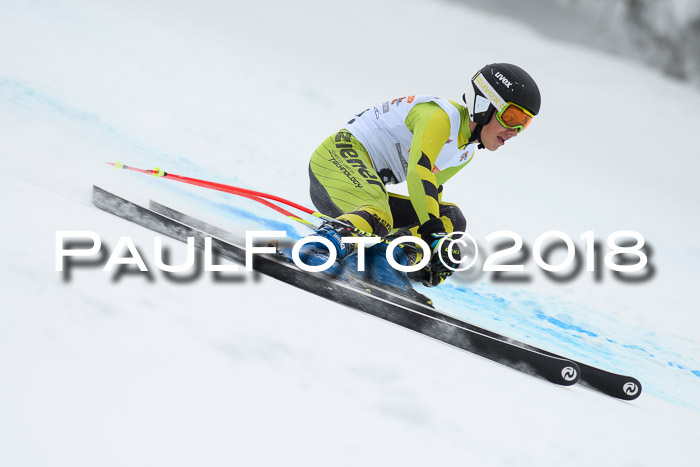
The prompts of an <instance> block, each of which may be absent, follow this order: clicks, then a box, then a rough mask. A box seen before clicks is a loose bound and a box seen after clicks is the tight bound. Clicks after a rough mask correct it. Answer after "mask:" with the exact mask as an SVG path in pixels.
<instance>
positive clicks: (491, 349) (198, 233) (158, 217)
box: [93, 187, 580, 386]
mask: <svg viewBox="0 0 700 467" xmlns="http://www.w3.org/2000/svg"><path fill="white" fill-rule="evenodd" d="M93 203H94V204H95V206H97V207H98V208H100V209H102V210H104V211H107V212H109V213H112V214H115V215H117V216H119V217H122V218H124V219H127V220H129V221H132V222H134V223H136V224H139V225H142V226H144V227H147V228H149V229H151V230H154V231H156V232H159V233H162V234H164V235H167V236H169V237H172V238H175V239H177V240H181V241H183V240H184V241H186V240H187V238H188V237H193V238H195V242H196V245H197V246H198V247H199V248H203V247H204V238H205V237H211V238H212V251H213V253H214V254H216V255H219V256H221V257H225V258H228V259H230V260H233V261H236V262H239V263H241V264H243V263H244V261H245V250H244V248H243V247H241V246H238V245H236V244H235V243H232V242H227V241H224V240H223V239H221V238H220V237H218V236H216V235H214V234H212V233H210V232H207V231H205V230H204V229H201V228H196V227H194V226H192V225H188V223H186V222H180V221H178V220H176V219H173V218H171V217H169V216H167V215H164V214H161V213H158V212H156V211H154V210H151V209H146V208H144V207H141V206H138V205H136V204H134V203H132V202H130V201H127V200H125V199H123V198H120V197H118V196H116V195H114V194H112V193H109V192H107V191H105V190H102V189H101V188H99V187H93ZM170 211H171V214H172V210H170ZM199 226H200V227H203V226H204V224H203V223H201V222H200V223H199ZM212 230H214V229H212ZM253 267H254V269H255V270H257V271H259V272H261V273H263V274H266V275H268V276H270V277H273V278H275V279H278V280H281V281H283V282H286V283H288V284H290V285H293V286H295V287H298V288H300V289H303V290H306V291H309V292H311V293H314V294H316V295H319V296H321V297H324V298H327V299H329V300H332V301H334V302H336V303H340V304H343V305H346V306H348V307H351V308H354V309H356V310H359V311H363V312H365V313H368V314H371V315H373V316H376V317H379V318H382V319H384V320H386V321H390V322H392V323H395V324H398V325H401V326H403V327H405V328H407V329H411V330H413V331H416V332H419V333H421V334H423V335H426V336H428V337H432V338H433V339H436V340H439V341H442V342H444V343H446V344H450V345H452V346H454V347H457V348H460V349H463V350H466V351H469V352H471V353H474V354H476V355H479V356H481V357H485V358H487V359H489V360H493V361H495V362H498V363H501V364H503V365H506V366H509V367H511V368H514V369H517V370H519V371H522V372H525V373H528V374H531V375H535V376H538V377H541V378H544V379H546V380H548V381H551V382H553V383H556V384H560V385H564V386H569V385H572V384H575V383H576V382H577V381H578V378H579V374H580V370H579V368H578V366H577V365H576V364H575V363H573V362H571V361H570V360H567V359H565V358H561V357H558V356H554V355H550V354H546V353H543V352H540V351H537V350H532V349H529V348H526V347H525V346H524V345H523V344H520V343H517V342H514V341H506V340H502V339H499V338H497V337H494V336H491V335H488V334H486V333H483V332H480V331H478V330H475V329H469V328H468V327H466V326H464V325H463V323H461V322H459V321H457V320H452V319H447V317H446V316H444V315H442V314H441V313H439V312H437V311H435V310H434V309H432V308H430V307H427V309H426V310H416V309H412V308H409V307H407V306H405V305H403V304H398V303H394V302H392V301H391V300H389V299H387V298H386V297H384V296H382V295H381V294H379V293H377V292H376V291H375V290H365V289H364V288H362V287H361V286H357V285H354V284H350V283H347V282H346V281H342V280H336V279H333V278H331V277H327V276H325V275H323V274H316V273H309V272H306V271H303V270H301V269H299V268H297V267H296V265H294V264H293V263H291V262H289V261H287V259H286V258H284V257H280V256H279V255H274V254H269V255H255V260H254V264H253Z"/></svg>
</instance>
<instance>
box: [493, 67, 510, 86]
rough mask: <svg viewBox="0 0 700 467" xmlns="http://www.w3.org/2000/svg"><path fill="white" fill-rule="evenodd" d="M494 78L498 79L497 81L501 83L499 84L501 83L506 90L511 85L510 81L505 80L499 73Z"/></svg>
mask: <svg viewBox="0 0 700 467" xmlns="http://www.w3.org/2000/svg"><path fill="white" fill-rule="evenodd" d="M495 76H496V78H498V79H499V80H500V81H501V83H503V84H504V85H505V86H506V87H507V88H508V89H510V85H511V84H513V82H512V81H510V80H509V79H508V78H506V77H505V76H503V73H501V72H500V71H499V72H498V73H496V75H495Z"/></svg>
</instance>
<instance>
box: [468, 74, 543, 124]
mask: <svg viewBox="0 0 700 467" xmlns="http://www.w3.org/2000/svg"><path fill="white" fill-rule="evenodd" d="M472 87H473V88H474V108H473V109H472V112H473V113H472V115H473V120H474V123H477V124H480V125H485V124H487V123H488V122H489V120H491V117H493V114H494V113H495V112H496V110H501V108H498V109H496V106H498V105H499V104H500V106H501V107H502V106H503V105H505V104H506V103H508V102H512V103H514V104H518V105H519V106H521V107H524V108H525V109H527V110H529V111H530V112H532V114H533V115H537V114H538V112H539V111H540V102H541V100H540V90H539V88H538V87H537V83H535V80H534V79H532V77H531V76H530V75H529V74H528V73H527V72H526V71H525V70H523V69H522V68H520V67H519V66H516V65H512V64H510V63H492V64H490V65H486V66H485V67H483V68H482V69H481V70H479V71H477V72H476V74H475V75H474V76H473V77H472ZM464 99H465V103H466V94H465V96H464Z"/></svg>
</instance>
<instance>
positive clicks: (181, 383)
mask: <svg viewBox="0 0 700 467" xmlns="http://www.w3.org/2000/svg"><path fill="white" fill-rule="evenodd" d="M498 61H503V62H512V63H516V64H518V65H520V66H522V67H523V68H525V69H527V70H528V71H529V72H530V73H531V74H532V76H533V77H534V78H535V79H536V80H537V82H538V84H539V85H540V88H541V91H542V95H543V104H542V111H541V114H540V115H539V116H538V117H537V118H536V119H535V121H534V123H533V124H532V125H531V126H530V127H529V128H528V129H527V130H526V131H525V132H524V133H523V134H521V135H519V136H518V137H517V138H515V139H514V140H511V141H509V142H508V143H507V144H506V146H505V147H503V148H501V149H499V150H498V151H497V152H494V153H489V152H486V151H479V152H477V155H476V157H475V159H474V161H473V162H472V163H471V164H470V165H469V166H468V167H467V168H466V169H465V170H464V171H463V172H462V173H460V174H459V175H458V176H457V177H456V178H455V179H453V180H451V181H450V183H449V184H448V185H447V186H446V188H445V199H449V200H450V201H453V202H456V203H458V204H459V205H460V206H461V207H462V209H463V211H464V212H465V215H466V217H467V219H468V223H469V227H468V229H469V232H470V233H471V235H473V236H474V237H475V238H476V239H477V240H478V241H479V243H480V244H481V246H483V247H484V248H485V249H484V253H483V254H484V255H486V254H489V253H490V252H492V251H493V245H492V244H490V243H489V242H487V241H486V240H485V237H486V235H488V234H489V233H491V232H494V231H498V230H503V229H507V230H512V231H514V232H517V233H518V234H519V235H521V236H522V238H523V239H524V241H525V243H526V244H527V245H529V246H532V245H533V243H534V241H535V239H536V238H537V237H538V236H539V235H540V234H542V233H543V232H546V231H549V230H561V231H563V232H565V233H567V234H568V235H570V236H571V237H572V238H573V240H574V242H575V243H576V244H577V246H578V247H579V248H580V251H579V253H578V255H579V256H582V255H585V250H584V249H583V248H584V247H585V244H584V242H583V241H582V240H581V239H580V235H581V234H582V233H584V232H587V231H593V232H595V238H596V239H597V240H599V241H601V242H602V247H601V248H603V250H601V251H602V252H603V254H604V253H605V252H607V249H606V248H607V247H606V245H605V240H606V239H607V237H608V235H610V234H611V233H613V232H615V231H618V230H635V231H637V232H640V233H641V234H643V235H644V237H645V240H646V242H647V244H648V245H649V246H650V247H651V255H650V265H649V268H650V269H647V271H650V272H651V274H649V277H647V278H646V279H644V280H642V281H639V282H636V283H629V282H625V281H622V280H620V279H619V278H618V277H615V276H614V275H613V274H612V273H611V271H610V270H608V269H605V268H604V267H603V266H601V265H600V264H599V265H598V267H599V268H601V269H600V270H599V272H600V278H599V280H596V273H592V272H587V271H586V270H585V268H584V269H583V270H582V271H579V272H578V273H576V274H573V276H572V277H573V278H572V279H571V280H569V281H565V282H557V281H554V280H553V279H551V278H549V277H547V276H545V275H544V274H543V273H542V272H541V271H540V270H539V269H538V268H537V266H536V265H535V264H534V261H533V260H532V258H531V257H530V258H529V259H527V261H525V259H523V261H525V266H526V267H525V273H526V274H528V275H529V276H530V280H529V281H527V282H515V283H497V282H494V280H493V276H492V275H487V274H473V275H468V274H466V275H459V276H456V277H453V278H452V279H451V280H450V282H449V283H448V284H446V285H445V286H444V287H441V288H440V289H438V290H426V289H423V288H421V289H420V290H421V291H422V292H423V293H427V294H429V295H430V296H431V297H433V298H434V300H435V303H436V306H437V307H438V308H439V309H441V310H444V311H446V312H448V313H451V314H454V315H456V316H459V317H460V318H462V319H465V320H468V321H471V322H474V323H475V324H479V325H481V326H484V327H486V328H489V329H493V330H495V331H498V332H501V333H504V334H507V335H509V336H512V337H513V338H516V339H520V340H524V341H527V342H530V343H532V344H535V345H538V346H541V347H544V348H547V349H550V350H553V351H556V352H559V353H562V354H565V355H570V356H571V357H572V358H577V359H579V360H582V361H586V362H589V363H592V364H595V365H599V366H601V367H603V368H606V369H609V370H613V371H618V372H624V373H628V374H631V375H633V376H636V377H638V378H639V379H640V380H641V381H642V383H643V384H644V394H643V395H642V396H641V397H640V398H639V399H637V400H636V401H633V402H631V403H627V402H621V401H618V400H614V399H611V398H609V397H606V396H603V395H601V394H599V393H597V392H594V391H590V390H588V389H586V388H582V387H579V386H574V387H571V388H562V387H558V386H554V385H552V384H549V383H547V382H545V381H541V380H538V379H535V378H532V377H530V376H528V375H525V374H522V373H519V372H517V371H513V370H511V369H508V368H505V367H503V366H501V365H498V364H496V363H493V362H490V361H487V360H484V359H480V358H478V357H475V356H473V355H470V354H467V353H464V352H461V351H458V350H455V349H452V348H450V347H448V346H445V345H440V344H439V343H437V342H434V341H432V340H429V339H426V338H423V337H422V336H420V335H417V334H414V333H411V332H408V331H406V330H404V329H401V328H398V327H396V326H393V325H391V324H388V323H385V322H383V321H381V320H377V319H372V318H370V317H368V316H366V315H365V314H363V313H359V312H356V311H353V310H350V309H347V308H344V307H341V306H337V305H334V304H332V303H330V302H328V301H325V300H322V299H320V298H318V297H315V296H313V295H310V294H308V293H304V292H301V291H299V290H296V289H294V288H292V287H289V286H287V285H285V284H281V283H277V282H275V281H273V280H271V279H268V278H265V277H257V276H254V275H247V274H246V273H243V272H241V273H236V274H229V275H228V276H227V277H228V280H226V281H222V280H217V279H216V278H214V277H213V276H212V275H211V274H201V275H200V276H194V277H192V278H190V279H188V280H184V281H179V282H175V281H173V280H170V279H169V278H168V277H166V276H165V275H163V274H162V273H161V272H160V271H158V270H157V269H156V268H155V267H154V265H155V261H154V252H153V245H154V237H155V235H154V233H153V232H150V231H148V230H146V229H143V228H141V227H138V226H135V225H131V224H129V223H127V222H125V221H123V220H121V219H119V218H117V217H114V216H111V215H109V214H106V213H104V212H102V211H99V210H98V209H96V208H95V207H93V206H92V204H91V202H90V195H91V189H92V185H93V184H97V185H100V186H102V187H104V188H106V189H108V190H112V191H114V192H116V193H117V194H120V195H122V196H124V197H126V198H128V199H131V200H134V201H136V202H139V203H142V204H146V203H147V202H148V200H149V199H155V200H157V201H159V202H162V203H165V204H169V205H172V206H173V207H175V208H179V209H181V210H183V211H185V212H187V213H189V214H191V215H194V216H195V217H200V218H202V219H204V220H207V221H208V222H210V223H213V224H216V225H218V226H220V227H223V228H226V229H228V230H230V231H232V232H234V233H235V234H237V235H243V233H244V232H245V231H246V230H248V229H252V228H255V229H266V230H277V229H283V230H287V231H288V233H289V236H290V238H298V237H300V236H303V235H306V234H307V233H308V230H304V229H305V228H304V227H303V226H300V225H292V224H290V223H289V222H288V221H287V219H285V218H284V217H281V216H278V215H277V214H275V213H274V212H272V211H269V210H267V209H266V208H265V207H263V206H259V205H255V203H253V202H250V201H247V200H242V199H237V198H235V197H232V196H230V195H225V194H222V193H215V192H208V191H206V190H203V189H201V188H196V187H190V186H185V185H180V184H176V183H173V182H168V181H167V180H162V179H160V180H156V179H154V178H153V177H146V176H144V175H141V174H136V173H127V172H123V171H121V172H117V171H114V170H113V169H111V168H109V167H108V166H107V165H106V164H105V162H107V161H114V160H120V161H122V162H124V163H126V164H129V165H134V166H137V167H143V168H153V167H156V166H159V167H161V168H163V169H164V170H167V171H169V172H173V173H177V174H181V175H187V176H191V177H198V178H203V179H207V180H214V181H218V182H223V183H230V184H235V185H240V186H244V187H247V188H253V189H256V190H261V191H267V192H272V193H275V194H278V195H281V196H284V197H287V198H289V199H292V200H295V201H298V202H302V203H304V204H310V201H309V198H308V192H307V190H308V187H307V164H308V158H309V156H310V154H311V153H312V152H313V150H314V149H315V148H316V146H317V145H318V144H319V143H320V142H321V141H322V140H323V139H324V138H325V137H327V136H328V135H330V134H332V133H333V132H335V131H337V130H338V129H340V128H342V127H343V124H344V122H346V121H347V120H348V119H349V118H351V116H352V115H353V114H355V113H358V112H360V111H362V110H364V109H366V108H368V107H370V106H372V105H375V104H378V103H381V102H384V101H386V100H387V99H392V98H394V97H401V96H407V95H412V94H434V95H436V96H441V97H445V98H450V99H452V100H455V101H459V100H460V99H461V95H462V93H464V92H465V91H468V96H469V93H470V92H471V91H470V85H469V78H470V77H471V76H472V74H473V73H474V71H475V70H477V69H478V68H480V67H481V66H483V65H484V64H486V63H492V62H498ZM698 108H700V96H698V94H697V92H696V91H694V90H693V89H692V88H690V87H688V86H685V85H682V84H679V83H676V82H674V81H670V80H668V79H667V78H665V77H663V76H661V75H660V74H659V73H657V72H655V71H649V70H647V69H644V68H642V67H640V66H639V65H637V64H633V63H631V62H627V61H623V60H620V59H619V58H612V57H609V56H606V55H602V54H599V53H594V52H591V51H589V50H584V49H581V48H577V47H575V46H571V45H568V44H566V45H565V44H562V43H558V42H556V41H554V40H552V39H551V38H545V37H543V36H540V35H539V34H538V33H537V31H534V30H532V29H529V28H528V27H527V26H526V25H523V24H520V23H518V22H516V21H513V20H506V19H503V18H500V17H498V16H495V15H488V14H485V13H483V12H477V11H474V10H470V9H467V8H464V7H460V6H458V5H454V4H452V3H442V2H428V1H425V0H410V1H398V0H388V1H383V2H377V1H368V0H359V1H356V2H352V3H347V2H342V3H337V2H335V3H334V2H320V1H310V0H300V1H296V2H282V1H272V2H265V3H260V2H253V1H235V2H224V1H213V0H203V1H202V0H200V1H197V2H194V1H179V2H166V1H149V2H132V1H119V2H117V1H103V2H87V1H78V0H75V1H62V0H57V1H33V2H27V1H12V0H0V155H1V157H2V159H1V161H2V164H1V166H0V200H2V201H1V203H2V226H3V228H2V242H0V257H1V258H2V268H1V269H0V281H1V283H2V293H1V294H0V375H1V376H0V465H2V466H12V467H17V466H46V465H51V466H71V467H75V466H94V465H101V466H123V465H132V466H133V465H144V466H145V465H169V466H189V465H210V466H216V465H250V466H253V465H255V466H267V465H276V464H285V465H313V466H325V465H348V466H358V465H402V466H408V465H441V464H446V463H448V462H449V463H455V462H462V463H469V464H470V465H499V466H500V465H502V466H519V465H522V466H528V465H562V464H566V465H571V466H584V465H610V466H659V465H676V466H690V465H695V462H696V459H697V454H698V453H699V452H698V448H697V446H698V445H700V444H699V443H700V434H699V433H700V432H699V431H698V426H700V345H699V344H698V342H699V340H700V317H699V315H698V299H697V284H698V279H699V274H698V268H697V263H698V261H699V260H700V249H699V248H698V246H697V241H696V237H697V232H698V231H699V230H700V229H699V227H700V226H699V222H698V216H697V207H696V204H697V200H698V199H700V189H699V188H698V184H697V182H696V179H697V173H698V171H699V169H700V161H699V160H698V158H697V150H696V149H695V145H694V144H693V142H692V138H693V137H694V136H695V134H696V132H697V128H699V127H700V115H699V114H698V113H697V111H696V109H698ZM398 189H399V190H401V189H404V190H405V188H402V187H399V188H398ZM60 230H82V231H94V232H96V233H97V234H99V236H100V237H101V239H102V243H103V250H104V251H106V253H107V254H110V253H112V251H113V249H114V247H115V246H116V244H117V242H118V241H119V238H120V237H123V236H128V237H131V238H132V239H133V241H134V243H135V244H136V245H137V247H138V248H139V250H140V252H141V253H142V254H143V256H144V258H145V261H146V263H147V264H148V265H149V266H151V272H150V274H143V273H139V274H123V275H115V274H113V273H108V272H103V271H102V270H101V267H100V266H97V265H94V266H92V267H81V268H73V269H72V270H71V274H70V277H67V275H66V274H62V273H60V272H57V271H56V267H55V254H56V246H55V238H56V231H60ZM164 245H165V246H166V247H168V248H169V249H170V250H171V253H172V262H173V263H177V262H181V261H183V260H184V258H185V256H186V249H185V247H184V245H182V244H179V243H177V242H175V241H172V240H169V239H166V240H164ZM559 253H562V251H561V250H560V251H559ZM562 256H563V255H562ZM481 259H482V262H483V257H482V258H481ZM557 261H558V259H557V255H553V257H552V258H551V262H552V263H555V262H557Z"/></svg>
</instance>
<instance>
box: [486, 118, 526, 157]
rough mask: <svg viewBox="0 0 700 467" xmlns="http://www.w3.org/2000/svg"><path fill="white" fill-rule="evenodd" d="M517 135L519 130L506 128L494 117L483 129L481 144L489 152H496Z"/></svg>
mask: <svg viewBox="0 0 700 467" xmlns="http://www.w3.org/2000/svg"><path fill="white" fill-rule="evenodd" d="M517 134H518V130H514V129H510V128H506V127H504V126H503V125H501V123H500V122H499V121H498V119H497V118H496V117H495V116H493V117H491V120H490V121H489V122H488V123H487V124H486V125H484V127H483V128H482V129H481V142H482V143H483V145H484V147H485V148H486V149H488V150H489V151H495V150H496V149H498V148H500V147H501V146H503V145H504V144H506V141H508V140H509V139H510V138H513V137H514V136H516V135H517Z"/></svg>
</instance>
